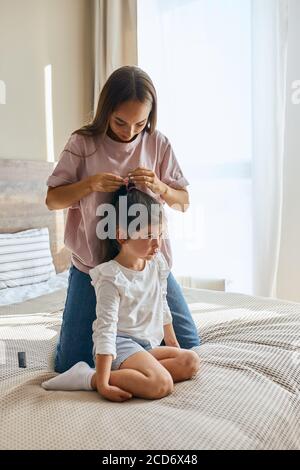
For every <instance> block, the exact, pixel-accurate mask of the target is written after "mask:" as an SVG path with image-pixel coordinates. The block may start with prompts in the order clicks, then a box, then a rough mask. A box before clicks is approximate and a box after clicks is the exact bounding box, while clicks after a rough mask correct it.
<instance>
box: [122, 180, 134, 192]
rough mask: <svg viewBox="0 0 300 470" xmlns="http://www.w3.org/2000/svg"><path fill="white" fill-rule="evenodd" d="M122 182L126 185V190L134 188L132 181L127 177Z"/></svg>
mask: <svg viewBox="0 0 300 470" xmlns="http://www.w3.org/2000/svg"><path fill="white" fill-rule="evenodd" d="M124 184H125V186H126V189H127V192H129V191H131V190H132V189H135V184H134V183H132V181H130V180H129V178H128V177H126V178H124Z"/></svg>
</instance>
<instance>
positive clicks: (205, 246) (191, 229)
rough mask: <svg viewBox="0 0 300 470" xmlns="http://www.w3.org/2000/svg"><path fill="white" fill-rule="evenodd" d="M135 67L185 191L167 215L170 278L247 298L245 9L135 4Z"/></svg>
mask: <svg viewBox="0 0 300 470" xmlns="http://www.w3.org/2000/svg"><path fill="white" fill-rule="evenodd" d="M138 63H139V66H141V67H142V68H144V69H145V70H146V71H147V72H148V73H149V74H150V76H151V77H152V79H153V81H154V84H155V85H156V88H157V91H158V114H159V122H158V127H159V129H160V130H161V131H162V132H163V133H165V134H166V135H167V136H168V138H169V139H170V141H171V143H172V145H173V147H174V150H175V153H176V155H177V158H178V159H179V162H180V164H181V166H182V169H183V171H184V173H185V175H186V177H187V179H188V180H189V182H190V188H189V191H190V195H191V207H190V209H189V210H188V211H187V212H186V213H184V214H180V213H178V212H175V211H168V212H169V219H170V225H171V227H170V232H171V239H172V246H173V252H174V272H175V274H176V275H189V276H195V277H205V278H207V277H210V278H225V279H226V280H227V289H228V290H236V291H243V292H250V291H251V288H252V286H251V272H252V237H251V234H252V218H251V188H252V178H251V155H252V135H251V122H252V115H251V97H252V95H251V1H250V0H243V1H240V0H231V1H224V0H184V1H182V0H164V1H160V0H151V1H150V2H149V1H148V0H139V1H138Z"/></svg>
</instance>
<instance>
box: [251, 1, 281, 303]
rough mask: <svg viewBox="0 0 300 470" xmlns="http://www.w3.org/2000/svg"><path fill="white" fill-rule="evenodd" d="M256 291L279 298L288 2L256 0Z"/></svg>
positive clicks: (253, 30) (254, 114) (254, 190)
mask: <svg viewBox="0 0 300 470" xmlns="http://www.w3.org/2000/svg"><path fill="white" fill-rule="evenodd" d="M252 38H253V39H252V79H253V228H254V230H253V241H254V243H253V247H254V250H253V255H254V256H253V260H254V263H253V280H254V286H253V287H254V289H253V290H254V293H255V294H256V295H262V296H272V297H276V295H277V292H276V291H277V273H278V263H279V252H280V245H281V230H282V201H283V168H284V165H283V159H284V138H285V118H286V74H287V45H288V0H263V1H262V0H253V1H252Z"/></svg>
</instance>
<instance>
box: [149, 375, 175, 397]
mask: <svg viewBox="0 0 300 470" xmlns="http://www.w3.org/2000/svg"><path fill="white" fill-rule="evenodd" d="M148 380H149V382H148V388H147V389H148V393H149V398H151V399H158V398H163V397H166V396H167V395H170V393H172V392H173V390H174V382H173V379H172V376H171V374H169V373H168V372H167V371H166V372H165V373H153V374H151V376H150V377H149V379H148Z"/></svg>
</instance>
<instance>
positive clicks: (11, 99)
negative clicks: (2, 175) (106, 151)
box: [0, 0, 93, 161]
mask: <svg viewBox="0 0 300 470" xmlns="http://www.w3.org/2000/svg"><path fill="white" fill-rule="evenodd" d="M91 9H92V1H90V0H26V1H24V0H0V80H4V82H5V84H6V104H0V158H3V159H21V160H43V161H47V159H48V160H49V161H51V153H52V154H54V159H55V160H57V159H58V158H59V154H60V152H61V150H62V148H63V147H64V145H65V143H66V140H67V139H68V136H69V135H70V133H71V132H72V131H73V130H75V129H76V128H78V127H80V126H82V125H83V124H85V123H86V122H87V121H88V120H89V117H90V112H91V109H92V87H93V79H92V34H91V25H92V10H91ZM49 64H51V69H52V109H53V147H54V151H53V152H51V145H50V146H49V145H48V149H49V147H50V152H47V135H46V118H45V107H46V105H45V67H46V66H47V65H49ZM49 154H50V159H49Z"/></svg>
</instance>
